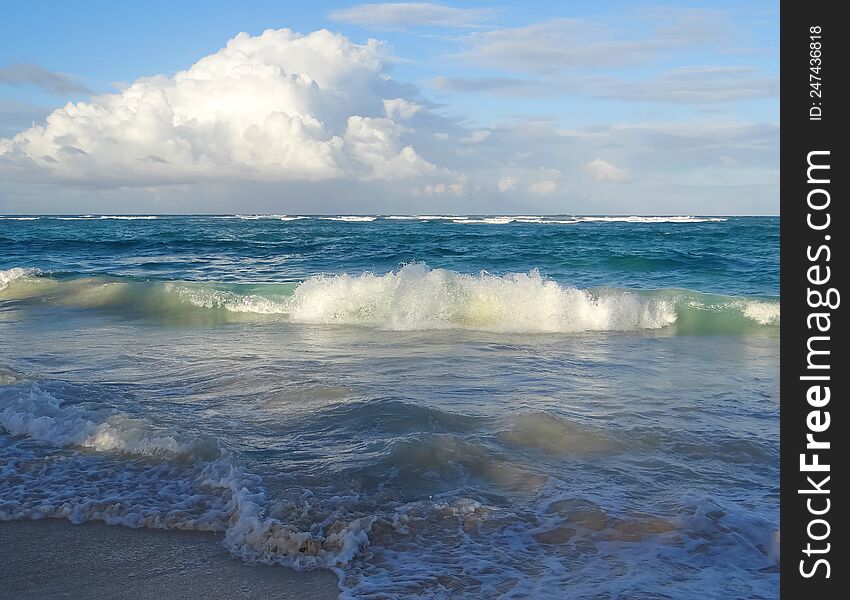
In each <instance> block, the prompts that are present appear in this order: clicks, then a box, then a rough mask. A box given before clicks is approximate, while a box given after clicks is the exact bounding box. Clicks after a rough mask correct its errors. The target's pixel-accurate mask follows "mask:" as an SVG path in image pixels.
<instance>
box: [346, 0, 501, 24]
mask: <svg viewBox="0 0 850 600" xmlns="http://www.w3.org/2000/svg"><path fill="white" fill-rule="evenodd" d="M329 16H330V18H331V19H333V20H334V21H340V22H344V23H351V24H353V25H362V26H366V27H371V28H374V29H383V30H394V29H408V28H413V27H422V26H429V27H460V28H465V27H473V26H475V25H477V24H479V23H481V22H484V21H487V20H488V19H490V18H491V17H492V16H493V11H492V10H490V9H485V8H454V7H452V6H446V5H444V4H432V3H430V2H385V3H374V4H360V5H358V6H352V7H351V8H345V9H342V10H335V11H332V12H331V13H330V15H329Z"/></svg>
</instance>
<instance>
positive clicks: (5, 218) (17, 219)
mask: <svg viewBox="0 0 850 600" xmlns="http://www.w3.org/2000/svg"><path fill="white" fill-rule="evenodd" d="M38 219H39V217H6V216H0V221H38Z"/></svg>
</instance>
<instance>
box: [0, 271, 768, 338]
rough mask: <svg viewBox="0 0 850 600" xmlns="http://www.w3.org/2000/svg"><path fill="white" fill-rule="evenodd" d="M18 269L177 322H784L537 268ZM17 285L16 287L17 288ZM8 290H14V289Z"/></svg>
mask: <svg viewBox="0 0 850 600" xmlns="http://www.w3.org/2000/svg"><path fill="white" fill-rule="evenodd" d="M33 274H35V272H33V271H27V270H25V269H11V270H9V271H3V272H2V274H0V300H4V299H18V300H20V299H26V298H38V299H39V302H38V303H37V305H38V306H42V305H43V304H44V303H48V304H50V303H53V304H57V305H61V306H79V307H86V308H93V309H104V310H113V311H119V312H126V313H130V314H133V313H135V314H142V315H147V316H154V317H157V318H162V319H169V320H176V321H198V320H200V321H205V320H209V321H214V322H219V321H229V320H245V319H249V318H254V319H257V318H260V317H262V318H265V319H278V320H288V321H291V322H297V323H307V324H317V325H322V324H327V325H357V326H366V327H375V328H379V329H386V330H396V331H419V330H434V329H463V330H477V331H489V332H496V333H577V332H587V331H640V330H657V329H662V328H668V327H671V326H675V329H676V331H678V332H687V333H712V332H737V331H745V330H748V329H758V328H759V327H765V326H770V327H775V326H777V325H779V312H780V307H779V302H778V301H771V300H758V299H749V298H741V297H734V296H721V295H716V294H702V293H699V292H690V291H686V290H675V289H667V290H624V289H615V288H598V289H589V290H583V289H579V288H574V287H569V286H565V285H562V284H559V283H557V282H555V281H552V280H548V279H545V278H544V277H543V276H541V274H540V272H539V271H537V270H536V269H534V270H531V271H529V272H528V273H510V274H506V275H493V274H490V273H487V272H483V271H482V272H481V273H479V274H477V275H470V274H464V273H457V272H454V271H449V270H446V269H431V268H429V267H428V266H427V265H425V264H424V263H413V264H408V265H405V266H404V267H402V268H401V269H399V270H397V271H390V272H388V273H385V274H383V275H376V274H373V273H362V274H359V275H348V274H339V275H317V276H314V277H310V278H309V279H307V280H305V281H303V282H301V283H298V284H261V285H247V284H241V285H240V284H235V285H224V284H210V283H188V282H138V281H127V280H120V279H114V278H113V279H108V278H83V279H75V280H54V279H49V278H44V277H32V278H29V277H28V276H29V275H33ZM13 282H15V283H14V285H13ZM7 288H8V289H7Z"/></svg>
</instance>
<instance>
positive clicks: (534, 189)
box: [528, 179, 558, 195]
mask: <svg viewBox="0 0 850 600" xmlns="http://www.w3.org/2000/svg"><path fill="white" fill-rule="evenodd" d="M557 189H558V182H557V181H555V180H554V179H541V180H540V181H535V182H534V183H532V184H531V185H530V186H528V191H529V192H531V193H532V194H540V195H547V194H551V193H552V192H554V191H555V190H557Z"/></svg>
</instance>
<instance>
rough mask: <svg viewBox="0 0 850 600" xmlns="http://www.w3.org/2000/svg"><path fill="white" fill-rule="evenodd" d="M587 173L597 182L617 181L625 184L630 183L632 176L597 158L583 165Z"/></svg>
mask: <svg viewBox="0 0 850 600" xmlns="http://www.w3.org/2000/svg"><path fill="white" fill-rule="evenodd" d="M582 168H583V169H584V171H585V173H587V174H588V175H590V176H591V177H593V178H594V179H595V180H596V181H616V182H619V183H623V182H625V181H629V180H630V179H631V176H630V175H629V172H628V171H626V170H625V169H620V168H619V167H615V166H614V165H612V164H611V163H609V162H608V161H606V160H602V159H601V158H596V159H593V160H591V161H590V162H586V163H584V164H583V165H582Z"/></svg>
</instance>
